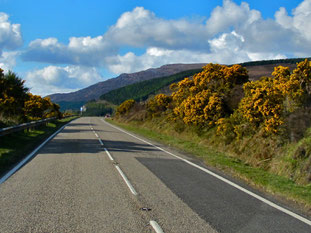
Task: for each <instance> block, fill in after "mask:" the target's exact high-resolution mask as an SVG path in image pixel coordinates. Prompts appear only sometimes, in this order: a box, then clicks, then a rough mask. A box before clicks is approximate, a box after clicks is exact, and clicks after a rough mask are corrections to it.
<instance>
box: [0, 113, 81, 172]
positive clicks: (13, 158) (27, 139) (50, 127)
mask: <svg viewBox="0 0 311 233" xmlns="http://www.w3.org/2000/svg"><path fill="white" fill-rule="evenodd" d="M75 118H77V117H70V118H65V119H61V120H56V121H53V122H49V123H48V124H47V125H46V126H45V125H42V126H39V127H37V128H36V129H35V130H31V131H20V132H16V133H12V134H8V135H5V136H2V137H0V177H1V176H3V175H4V174H5V173H6V172H7V171H9V170H10V169H11V168H12V167H13V166H14V165H16V164H17V163H18V162H20V161H21V160H22V159H23V158H24V157H25V156H27V155H28V154H29V153H30V152H31V151H33V150H34V149H35V148H36V147H37V146H38V145H40V144H41V143H42V142H43V141H44V140H45V139H47V138H48V137H49V136H50V135H52V134H53V133H54V132H56V131H57V130H58V129H59V128H60V127H62V126H63V125H65V124H67V123H68V122H70V121H71V120H73V119H75Z"/></svg>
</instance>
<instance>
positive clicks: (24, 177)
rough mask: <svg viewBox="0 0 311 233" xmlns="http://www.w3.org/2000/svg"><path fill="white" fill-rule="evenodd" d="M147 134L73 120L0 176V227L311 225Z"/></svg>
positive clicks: (263, 228)
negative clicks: (151, 141)
mask: <svg viewBox="0 0 311 233" xmlns="http://www.w3.org/2000/svg"><path fill="white" fill-rule="evenodd" d="M139 138H142V137H140V136H139ZM144 140H146V139H144ZM146 141H148V140H146ZM146 141H142V140H140V139H138V138H137V137H133V136H132V135H130V134H127V133H125V132H123V131H120V130H119V129H117V128H115V127H113V126H111V125H109V124H107V123H105V122H104V121H103V119H102V118H96V117H93V118H80V119H77V120H75V121H73V122H71V123H70V124H69V125H68V126H67V127H66V128H65V129H64V130H63V131H61V132H60V133H59V134H58V135H57V136H56V137H55V138H54V139H52V140H51V141H50V142H48V143H47V144H46V145H45V146H44V147H43V148H42V149H40V151H39V152H38V153H37V154H36V155H35V156H34V157H33V158H32V159H31V160H30V161H28V162H27V163H26V164H25V165H24V166H23V167H22V168H21V169H19V170H18V171H17V172H16V173H15V174H14V175H12V176H11V177H10V178H9V179H7V180H6V181H5V182H3V183H2V184H0V210H1V211H0V232H1V233H5V232H108V233H110V232H133V233H136V232H137V233H139V232H157V233H159V232H166V233H168V232H176V233H182V232H191V233H196V232H198V233H202V232H250V233H255V232H282V233H285V232H290V233H293V232H299V233H300V232H311V226H310V222H308V221H309V220H308V219H307V218H302V220H301V219H299V216H298V218H297V216H295V213H293V214H292V215H294V216H292V215H290V214H288V213H285V212H286V211H285V212H284V211H283V210H282V207H280V208H281V210H280V209H278V208H279V207H277V208H275V207H273V206H271V204H269V201H268V202H265V201H262V200H259V199H258V198H256V197H254V196H252V195H249V194H248V193H245V192H243V191H241V190H240V189H239V188H236V187H233V186H232V185H231V184H228V182H227V183H226V182H224V181H223V180H220V179H219V178H217V177H215V176H213V175H210V174H208V173H207V172H205V171H204V168H205V167H204V165H203V164H201V163H200V162H199V161H196V160H194V159H193V158H191V157H187V155H185V154H182V153H179V152H178V151H174V150H173V149H171V148H166V147H165V146H163V145H159V144H157V143H155V144H154V145H155V146H153V144H148V143H146ZM162 148H163V149H162ZM166 151H168V152H169V153H173V154H169V153H167V152H166ZM175 155H176V156H175ZM180 158H181V159H180ZM183 159H187V160H188V161H190V164H189V163H187V162H186V161H185V160H183ZM196 164H198V165H199V166H200V167H203V169H200V168H198V167H195V166H196ZM231 180H232V179H231ZM240 185H241V184H240ZM242 186H243V184H242ZM244 188H245V186H244ZM242 189H243V187H242ZM251 191H252V192H254V191H253V190H251ZM255 192H256V191H255ZM272 201H273V200H272ZM273 202H275V201H273ZM283 207H284V206H283ZM284 208H285V209H287V207H284ZM294 212H295V211H294ZM291 213H292V212H291Z"/></svg>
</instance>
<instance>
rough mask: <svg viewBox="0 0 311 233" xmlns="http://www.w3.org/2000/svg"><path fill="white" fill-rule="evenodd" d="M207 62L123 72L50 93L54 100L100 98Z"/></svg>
mask: <svg viewBox="0 0 311 233" xmlns="http://www.w3.org/2000/svg"><path fill="white" fill-rule="evenodd" d="M204 65H205V64H169V65H164V66H161V67H159V68H151V69H148V70H144V71H140V72H135V73H131V74H121V75H119V76H118V77H116V78H111V79H108V80H106V81H103V82H99V83H96V84H94V85H91V86H89V87H87V88H84V89H81V90H79V91H75V92H71V93H57V94H52V95H49V97H50V98H51V100H52V101H53V102H57V103H59V102H78V101H88V100H92V99H98V98H99V97H100V96H101V95H102V94H105V93H107V92H109V91H111V90H114V89H117V88H120V87H123V86H126V85H130V84H133V83H137V82H141V81H144V80H149V79H154V78H159V77H163V76H168V75H172V74H176V73H179V72H181V71H184V70H191V69H199V68H201V67H202V66H204Z"/></svg>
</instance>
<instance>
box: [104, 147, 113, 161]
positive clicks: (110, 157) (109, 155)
mask: <svg viewBox="0 0 311 233" xmlns="http://www.w3.org/2000/svg"><path fill="white" fill-rule="evenodd" d="M104 149H105V151H106V154H107V155H108V157H109V159H110V160H111V161H113V158H112V156H111V154H110V153H109V151H108V150H107V149H106V148H104Z"/></svg>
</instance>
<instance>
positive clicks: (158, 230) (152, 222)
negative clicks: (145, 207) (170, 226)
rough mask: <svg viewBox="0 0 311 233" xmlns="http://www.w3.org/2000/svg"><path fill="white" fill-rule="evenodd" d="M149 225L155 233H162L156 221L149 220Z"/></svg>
mask: <svg viewBox="0 0 311 233" xmlns="http://www.w3.org/2000/svg"><path fill="white" fill-rule="evenodd" d="M150 225H151V226H152V227H153V229H154V230H155V232H156V233H164V231H163V230H162V228H161V227H160V226H159V224H158V223H157V222H156V221H153V220H151V221H150Z"/></svg>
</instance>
